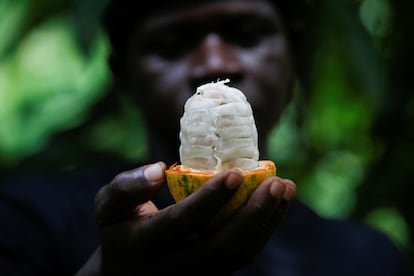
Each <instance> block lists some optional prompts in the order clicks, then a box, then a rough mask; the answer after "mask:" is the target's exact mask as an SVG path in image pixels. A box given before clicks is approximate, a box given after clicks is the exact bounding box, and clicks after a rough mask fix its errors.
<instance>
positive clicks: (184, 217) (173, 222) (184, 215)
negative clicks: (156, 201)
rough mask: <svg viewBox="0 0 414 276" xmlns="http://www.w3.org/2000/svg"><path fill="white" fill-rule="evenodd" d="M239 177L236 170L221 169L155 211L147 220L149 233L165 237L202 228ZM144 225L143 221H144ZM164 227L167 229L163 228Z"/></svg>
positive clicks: (233, 187) (231, 193)
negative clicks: (196, 188) (192, 189)
mask: <svg viewBox="0 0 414 276" xmlns="http://www.w3.org/2000/svg"><path fill="white" fill-rule="evenodd" d="M242 181H243V175H242V173H241V172H240V171H239V170H236V169H234V170H228V171H225V172H221V173H219V174H217V175H215V176H214V177H212V178H211V179H209V180H208V181H206V183H204V184H203V186H202V187H201V188H200V189H199V190H198V191H197V192H196V193H193V194H191V195H190V196H188V197H187V198H185V199H183V200H182V201H180V202H178V203H177V204H174V205H172V206H169V207H167V208H165V209H163V210H161V211H160V212H157V213H156V214H154V216H152V217H151V218H150V219H149V220H148V221H147V223H148V225H147V227H148V229H147V231H148V232H149V235H153V236H154V237H157V236H161V235H162V237H163V238H164V239H166V240H168V239H171V238H177V237H180V236H181V237H184V236H187V235H188V234H191V233H194V232H197V231H199V230H200V229H203V228H204V227H205V226H206V225H208V223H209V221H210V219H211V218H212V217H213V216H215V215H216V213H217V212H218V210H220V209H221V207H222V206H223V205H224V204H225V203H226V202H227V201H228V200H229V199H230V197H231V196H232V195H233V193H234V192H235V191H236V190H237V188H238V187H239V186H240V184H241V183H242ZM144 226H145V225H144ZM166 229H168V231H165V230H166Z"/></svg>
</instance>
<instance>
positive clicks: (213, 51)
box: [192, 33, 241, 82]
mask: <svg viewBox="0 0 414 276" xmlns="http://www.w3.org/2000/svg"><path fill="white" fill-rule="evenodd" d="M192 59H193V60H192V77H193V79H197V80H200V81H204V82H209V81H217V79H218V78H220V79H223V78H229V79H230V80H235V79H236V78H237V79H239V78H240V75H241V63H240V60H239V59H238V55H237V50H236V48H235V47H234V46H233V45H231V44H229V43H228V42H226V41H225V40H224V39H223V38H222V37H220V36H219V35H218V34H215V33H210V34H208V35H206V36H205V37H204V39H203V40H201V42H200V44H199V45H198V47H197V48H196V51H195V52H194V55H193V57H192ZM235 81H236V80H235Z"/></svg>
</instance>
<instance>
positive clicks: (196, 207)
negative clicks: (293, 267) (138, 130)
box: [91, 162, 296, 275]
mask: <svg viewBox="0 0 414 276" xmlns="http://www.w3.org/2000/svg"><path fill="white" fill-rule="evenodd" d="M164 171H165V164H164V163H162V162H159V163H155V164H152V165H147V166H143V167H140V168H137V169H135V170H131V171H127V172H124V173H121V174H119V175H118V176H116V177H115V178H114V180H113V181H112V182H111V183H110V184H108V185H107V186H104V187H103V188H102V189H101V190H100V191H99V193H98V194H97V196H96V213H97V223H98V226H99V229H100V238H101V248H100V249H98V250H97V252H96V254H95V256H94V257H93V258H91V261H92V262H94V263H95V264H94V265H95V267H97V266H100V269H101V273H102V274H103V275H147V274H151V275H158V274H164V273H168V274H173V275H174V274H176V273H177V274H178V273H180V274H181V275H185V274H191V275H202V274H213V273H214V275H216V274H219V273H220V272H221V273H229V272H231V271H233V270H235V269H238V268H239V267H240V266H242V265H244V264H245V263H246V262H249V261H251V260H252V259H253V258H254V257H255V256H256V255H257V253H258V252H259V251H260V250H261V249H262V247H263V246H264V244H265V243H266V241H267V240H268V239H269V237H270V236H271V235H272V233H273V231H274V229H275V228H276V226H277V225H278V223H279V221H280V219H281V217H282V216H283V214H284V213H285V211H286V208H287V205H288V201H289V200H290V199H291V198H292V197H293V196H294V195H295V191H296V188H295V184H294V183H293V182H292V181H290V180H284V179H281V178H279V177H271V178H269V179H267V180H265V181H264V182H263V183H262V184H261V185H260V186H259V187H258V188H257V189H256V191H255V192H254V193H253V194H252V196H251V197H250V199H249V201H248V202H247V204H246V205H245V206H244V207H243V208H241V209H240V210H239V211H238V212H237V213H236V215H235V216H234V217H232V218H231V219H229V220H228V221H226V222H225V223H223V224H222V225H216V226H215V227H214V228H211V227H210V225H209V221H210V220H211V219H212V218H213V217H214V215H215V214H216V213H217V212H218V211H219V210H220V208H221V207H222V206H223V205H224V204H225V203H226V202H227V200H228V199H229V198H230V197H231V195H232V194H233V193H234V191H235V190H236V189H237V188H238V187H239V185H240V184H241V181H242V174H241V173H240V171H239V170H236V169H235V170H228V171H224V172H221V173H219V174H217V175H216V176H214V177H213V178H211V179H210V180H209V181H207V182H206V183H205V184H204V185H203V186H202V188H201V189H200V190H198V191H197V192H195V193H193V194H192V195H190V196H188V197H187V198H185V199H184V200H182V201H180V202H178V203H176V204H173V205H171V206H169V207H167V208H164V209H162V210H158V209H157V208H156V206H155V205H154V204H153V203H152V202H151V201H150V200H151V198H152V197H153V196H154V195H155V194H156V193H157V192H158V191H159V189H160V188H161V187H162V185H164V184H165V174H164ZM99 262H100V265H97V263H99Z"/></svg>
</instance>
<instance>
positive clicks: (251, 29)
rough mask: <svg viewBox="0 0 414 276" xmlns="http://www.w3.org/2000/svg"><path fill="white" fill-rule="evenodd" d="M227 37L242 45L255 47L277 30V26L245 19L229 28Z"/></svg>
mask: <svg viewBox="0 0 414 276" xmlns="http://www.w3.org/2000/svg"><path fill="white" fill-rule="evenodd" d="M226 32H227V37H228V40H230V41H231V42H233V43H236V44H237V45H239V46H242V47H246V48H249V47H254V46H256V45H257V44H258V43H260V41H261V40H262V39H264V38H265V37H267V36H270V35H273V34H275V33H276V32H277V28H276V26H274V25H272V24H268V23H267V22H257V21H254V20H253V21H249V20H243V21H241V22H239V23H237V24H234V25H233V27H231V28H230V27H229V28H228V29H227V30H226Z"/></svg>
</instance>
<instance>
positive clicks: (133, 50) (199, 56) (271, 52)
mask: <svg viewBox="0 0 414 276" xmlns="http://www.w3.org/2000/svg"><path fill="white" fill-rule="evenodd" d="M124 64H125V66H126V71H124V72H125V76H124V77H125V78H123V81H124V85H126V87H127V88H128V90H129V92H130V94H131V96H132V98H133V99H134V101H135V102H136V103H137V104H138V105H139V106H140V107H141V108H142V111H143V113H144V116H145V118H146V120H147V123H148V127H149V128H152V129H153V130H155V131H157V132H159V134H161V135H162V136H163V137H164V138H166V139H170V140H174V141H175V139H176V138H177V137H178V132H179V119H180V117H181V116H182V113H183V106H184V102H185V101H186V100H187V98H188V97H190V96H191V95H192V94H193V93H195V90H196V88H197V86H199V85H200V84H203V83H206V82H211V81H217V80H219V79H227V78H228V79H230V83H229V85H231V86H234V87H237V88H238V89H240V90H241V91H243V92H244V93H245V94H246V97H247V99H248V100H249V102H250V103H251V105H252V107H253V112H254V115H255V119H256V125H257V128H258V132H259V139H261V140H260V142H262V143H263V142H264V140H265V138H266V136H267V134H268V132H269V130H270V129H271V128H272V126H273V125H274V124H275V122H276V121H277V120H278V118H279V116H280V114H281V112H282V110H283V109H284V107H285V106H286V104H287V103H288V101H289V98H290V94H291V86H292V81H293V68H292V60H291V56H290V51H289V47H288V42H287V38H286V35H285V31H284V26H283V22H282V19H281V17H280V16H279V14H278V13H277V11H275V10H274V8H273V6H271V5H270V4H269V3H267V2H266V1H247V0H245V1H215V2H206V3H203V4H197V5H192V6H191V7H186V8H180V9H176V10H170V11H164V12H161V13H159V14H157V15H155V16H153V17H150V18H149V19H147V20H144V22H142V23H140V24H139V25H138V26H137V27H136V29H135V31H134V33H133V35H132V38H131V39H130V41H129V43H128V47H127V51H126V54H125V61H124Z"/></svg>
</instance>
